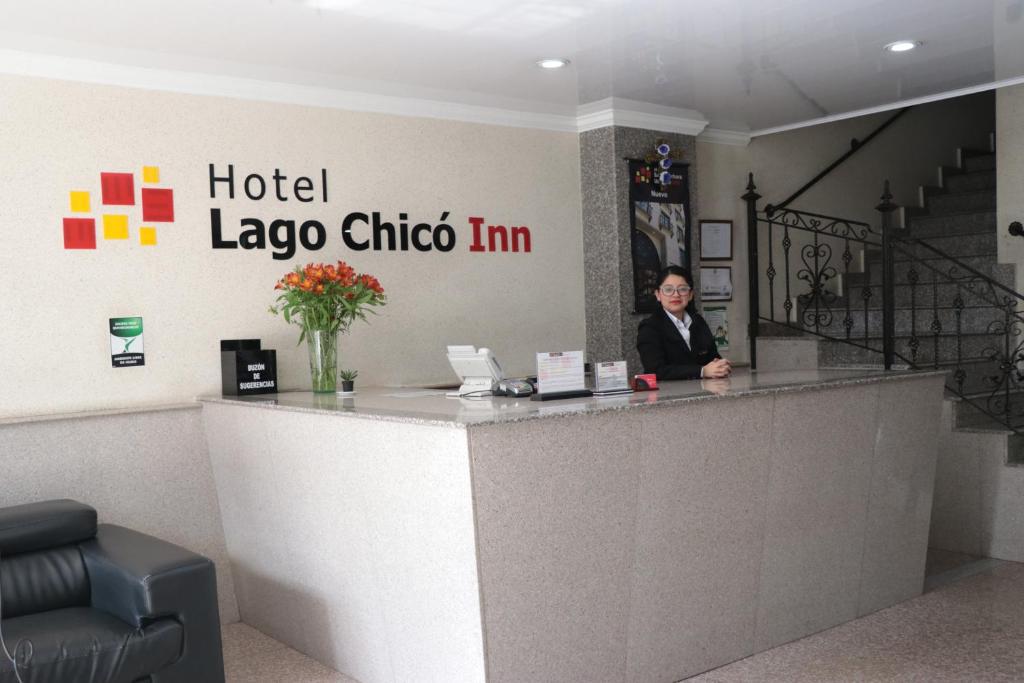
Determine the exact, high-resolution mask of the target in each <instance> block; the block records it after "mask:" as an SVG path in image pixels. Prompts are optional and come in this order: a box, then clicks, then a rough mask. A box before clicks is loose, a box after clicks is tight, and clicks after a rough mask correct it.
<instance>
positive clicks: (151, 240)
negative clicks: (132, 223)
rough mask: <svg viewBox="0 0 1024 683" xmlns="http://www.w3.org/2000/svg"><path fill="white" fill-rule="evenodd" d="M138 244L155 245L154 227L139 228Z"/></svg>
mask: <svg viewBox="0 0 1024 683" xmlns="http://www.w3.org/2000/svg"><path fill="white" fill-rule="evenodd" d="M139 244H141V245H143V246H147V247H152V246H156V228H150V227H146V226H143V227H141V228H139Z"/></svg>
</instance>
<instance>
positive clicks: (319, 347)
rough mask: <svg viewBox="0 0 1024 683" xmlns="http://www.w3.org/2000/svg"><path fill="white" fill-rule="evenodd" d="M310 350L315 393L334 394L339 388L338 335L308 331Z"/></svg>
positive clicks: (307, 340) (307, 338)
mask: <svg viewBox="0 0 1024 683" xmlns="http://www.w3.org/2000/svg"><path fill="white" fill-rule="evenodd" d="M306 347H307V348H308V349H309V375H310V377H311V378H312V380H313V391H314V392H316V393H318V394H327V393H334V392H335V391H336V390H337V387H338V333H337V332H329V331H327V330H306Z"/></svg>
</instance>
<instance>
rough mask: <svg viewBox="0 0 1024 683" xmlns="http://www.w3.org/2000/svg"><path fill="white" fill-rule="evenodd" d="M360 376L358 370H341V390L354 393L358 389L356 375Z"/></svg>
mask: <svg viewBox="0 0 1024 683" xmlns="http://www.w3.org/2000/svg"><path fill="white" fill-rule="evenodd" d="M358 376H359V371H358V370H339V371H338V377H341V390H342V391H343V392H345V393H346V394H349V393H352V392H353V391H355V390H356V377H358Z"/></svg>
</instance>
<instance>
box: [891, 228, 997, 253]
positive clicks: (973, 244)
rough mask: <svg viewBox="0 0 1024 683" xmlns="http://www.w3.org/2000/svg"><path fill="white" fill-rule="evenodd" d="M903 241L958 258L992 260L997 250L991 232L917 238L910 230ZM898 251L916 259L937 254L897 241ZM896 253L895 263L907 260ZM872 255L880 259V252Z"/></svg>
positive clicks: (994, 238) (995, 240) (992, 232)
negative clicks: (932, 248) (986, 256)
mask: <svg viewBox="0 0 1024 683" xmlns="http://www.w3.org/2000/svg"><path fill="white" fill-rule="evenodd" d="M901 237H903V238H904V239H907V240H916V239H919V240H921V241H923V242H924V243H925V244H927V245H929V246H931V247H934V248H935V249H938V250H939V251H944V252H946V253H947V254H949V255H950V256H955V257H956V258H960V257H961V255H962V254H972V255H975V256H977V255H981V254H992V257H993V259H994V258H995V256H996V253H997V251H998V249H999V246H998V240H997V239H996V233H995V232H994V231H991V230H985V231H981V232H962V233H957V234H952V235H936V236H933V237H927V238H926V237H917V236H916V235H914V232H913V231H912V230H908V231H906V232H905V233H904V235H902V236H901ZM896 244H897V246H899V248H900V251H904V252H907V251H909V252H910V253H911V254H913V255H914V256H916V257H918V258H926V259H927V258H936V256H937V254H936V253H935V252H934V251H932V250H931V249H929V248H928V247H926V246H922V245H919V244H916V243H914V242H904V241H897V242H896ZM900 251H897V252H896V254H895V258H896V260H897V261H899V260H901V259H905V258H908V257H907V256H906V255H904V254H901V253H900ZM871 253H872V254H873V255H877V258H878V260H881V258H882V252H881V250H872V252H871Z"/></svg>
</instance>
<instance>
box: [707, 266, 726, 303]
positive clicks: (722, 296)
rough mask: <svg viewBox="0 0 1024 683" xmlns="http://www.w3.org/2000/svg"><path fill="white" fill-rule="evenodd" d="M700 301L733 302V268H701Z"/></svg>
mask: <svg viewBox="0 0 1024 683" xmlns="http://www.w3.org/2000/svg"><path fill="white" fill-rule="evenodd" d="M700 300H701V301H732V268H729V267H717V266H716V267H714V268H701V269H700Z"/></svg>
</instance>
